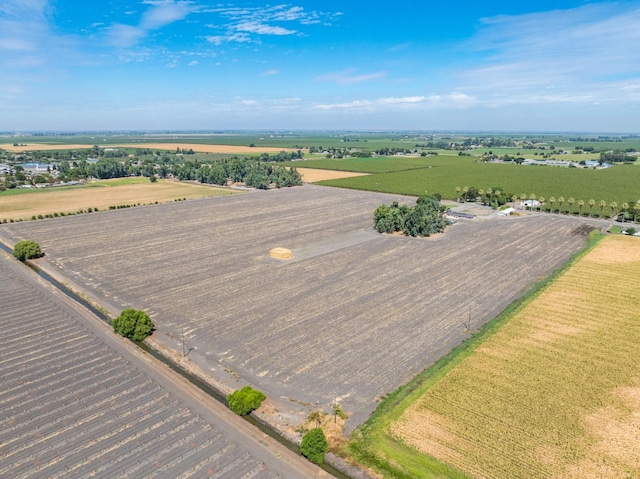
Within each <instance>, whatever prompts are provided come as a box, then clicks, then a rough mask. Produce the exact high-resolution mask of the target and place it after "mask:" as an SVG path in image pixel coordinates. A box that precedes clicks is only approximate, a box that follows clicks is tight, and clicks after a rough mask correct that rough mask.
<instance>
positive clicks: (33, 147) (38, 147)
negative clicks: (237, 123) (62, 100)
mask: <svg viewBox="0 0 640 479" xmlns="http://www.w3.org/2000/svg"><path fill="white" fill-rule="evenodd" d="M0 148H1V149H3V150H7V151H11V152H14V153H17V152H20V151H49V150H88V149H89V148H91V145H80V144H77V145H43V144H39V143H30V144H27V145H26V146H24V145H23V146H13V144H10V143H5V144H0ZM101 148H149V149H153V150H173V151H175V150H176V149H177V148H180V149H187V150H188V149H192V150H193V151H195V152H198V153H230V154H232V153H238V154H254V155H256V154H258V153H280V152H281V151H288V150H292V148H274V147H270V146H265V147H260V146H256V147H250V146H233V145H201V144H197V143H123V144H120V145H111V144H110V145H103V146H101Z"/></svg>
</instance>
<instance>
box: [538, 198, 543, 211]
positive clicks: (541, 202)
mask: <svg viewBox="0 0 640 479" xmlns="http://www.w3.org/2000/svg"><path fill="white" fill-rule="evenodd" d="M544 201H545V197H544V196H541V197H540V198H538V203H540V206H538V210H539V211H542V207H543V206H544Z"/></svg>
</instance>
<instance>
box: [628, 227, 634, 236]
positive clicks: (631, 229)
mask: <svg viewBox="0 0 640 479" xmlns="http://www.w3.org/2000/svg"><path fill="white" fill-rule="evenodd" d="M627 234H628V235H632V236H633V235H634V234H636V229H635V228H627Z"/></svg>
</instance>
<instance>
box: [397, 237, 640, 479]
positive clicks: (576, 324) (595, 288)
mask: <svg viewBox="0 0 640 479" xmlns="http://www.w3.org/2000/svg"><path fill="white" fill-rule="evenodd" d="M638 258H640V242H638V240H637V239H635V238H624V237H616V238H609V239H608V240H607V241H606V242H604V243H603V244H601V245H600V246H599V248H598V249H596V250H594V251H592V252H591V253H590V254H589V255H587V256H585V257H584V258H583V259H582V260H581V261H580V262H579V263H578V264H576V265H575V266H574V267H573V268H572V269H571V270H570V271H569V272H567V273H566V274H565V275H563V277H561V278H560V279H558V280H557V281H556V282H555V283H554V284H553V285H552V286H551V287H550V288H549V289H548V290H546V291H545V292H544V293H543V294H541V295H540V296H539V297H538V298H536V300H535V301H533V302H532V303H530V304H529V305H528V306H527V307H526V308H525V309H523V310H522V311H521V312H520V313H518V314H517V315H516V316H515V317H514V318H512V319H511V320H510V322H509V323H508V324H505V325H504V326H503V327H502V328H501V329H500V330H499V331H498V332H497V333H496V334H495V335H494V336H493V337H491V338H490V339H488V340H487V341H485V343H484V344H483V345H482V346H481V347H479V348H478V349H477V350H476V351H475V353H474V354H473V355H472V356H471V357H470V358H469V359H467V360H466V361H465V362H463V363H461V364H460V365H459V366H457V367H456V368H455V369H453V370H452V371H450V372H449V373H448V374H447V376H445V377H444V378H443V379H442V380H441V381H439V382H438V383H437V384H436V385H435V386H433V387H432V388H431V389H430V390H429V391H428V392H427V393H426V394H425V395H424V396H423V397H422V398H421V399H419V400H418V401H417V402H416V403H415V404H414V405H413V406H411V407H410V408H409V409H408V410H407V411H406V412H405V415H404V417H403V418H402V419H401V420H400V421H398V422H397V423H396V424H395V425H394V426H393V430H394V434H395V435H396V436H397V437H400V438H402V439H403V440H404V441H405V442H407V443H408V444H411V445H413V446H415V447H416V448H418V449H419V450H421V451H422V452H424V453H426V454H429V455H432V456H434V457H436V458H437V459H440V460H442V461H445V462H447V463H448V464H450V465H452V466H453V467H456V468H458V469H460V470H462V471H464V472H466V473H467V474H469V475H470V476H471V477H486V478H496V479H499V478H502V477H513V478H519V477H522V478H525V477H526V478H549V477H554V478H564V477H566V478H569V477H577V476H579V477H596V476H597V477H626V476H629V477H635V476H637V475H638V474H639V473H640V467H639V466H638V462H637V454H636V452H637V451H634V450H633V448H632V449H631V450H625V447H624V444H626V443H627V441H628V440H629V438H628V436H627V432H625V429H624V428H619V427H618V425H619V424H631V425H634V424H635V425H636V426H637V425H638V422H639V421H638V419H637V418H638V413H639V412H640V409H639V408H640V405H639V404H638V403H637V400H634V399H633V397H634V395H637V391H638V389H637V388H638V384H637V371H638V367H640V352H639V351H638V348H637V344H638V341H640V324H638V321H637V318H634V312H635V311H637V310H638V307H639V306H640V299H638V297H637V295H635V294H630V291H635V290H637V288H638V286H640V280H638V279H637V278H638V277H639V273H640V271H639V270H638V264H640V263H639V262H638ZM602 464H607V473H606V474H604V475H603V476H600V474H602V473H603V471H602V470H601V465H602ZM578 471H579V472H578Z"/></svg>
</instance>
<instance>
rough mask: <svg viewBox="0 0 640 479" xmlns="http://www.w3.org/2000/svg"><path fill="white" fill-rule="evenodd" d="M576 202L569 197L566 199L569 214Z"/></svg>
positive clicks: (571, 212)
mask: <svg viewBox="0 0 640 479" xmlns="http://www.w3.org/2000/svg"><path fill="white" fill-rule="evenodd" d="M575 202H576V200H575V199H574V198H573V197H571V198H569V199H568V200H567V203H569V214H570V215H573V204H574V203H575Z"/></svg>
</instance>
